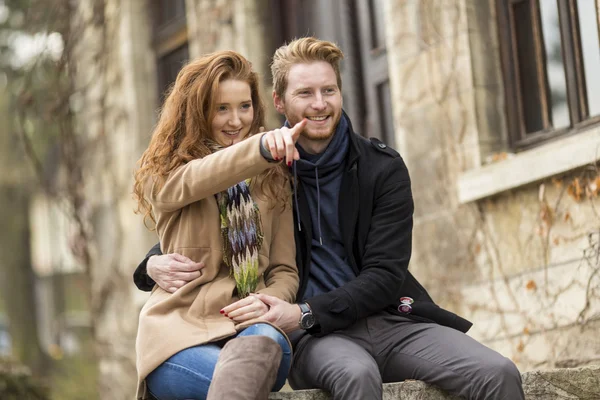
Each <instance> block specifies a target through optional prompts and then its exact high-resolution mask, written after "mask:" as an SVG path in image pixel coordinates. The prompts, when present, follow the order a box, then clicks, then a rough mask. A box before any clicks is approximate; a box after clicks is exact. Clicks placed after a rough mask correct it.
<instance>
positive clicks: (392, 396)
mask: <svg viewBox="0 0 600 400" xmlns="http://www.w3.org/2000/svg"><path fill="white" fill-rule="evenodd" d="M523 390H524V392H525V398H526V399H527V400H556V399H577V400H592V399H596V400H597V399H600V365H596V366H590V367H581V368H570V369H555V370H550V371H532V372H526V373H524V374H523ZM269 399H270V400H330V399H331V396H330V395H329V394H328V393H327V392H324V391H322V390H298V391H294V392H279V393H272V394H271V395H270V396H269ZM383 399H384V400H457V399H458V397H455V396H450V395H448V394H445V393H444V392H443V391H441V390H439V389H437V388H434V387H432V386H430V385H427V384H425V383H423V382H419V381H406V382H401V383H387V384H385V385H383Z"/></svg>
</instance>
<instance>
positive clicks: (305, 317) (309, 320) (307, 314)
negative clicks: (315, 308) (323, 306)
mask: <svg viewBox="0 0 600 400" xmlns="http://www.w3.org/2000/svg"><path fill="white" fill-rule="evenodd" d="M298 305H299V306H300V311H301V312H302V315H300V320H299V321H298V325H300V328H302V329H304V330H307V329H310V328H312V327H313V326H315V316H314V315H313V313H312V310H311V309H310V306H309V305H308V303H299V304H298Z"/></svg>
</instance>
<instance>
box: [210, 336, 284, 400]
mask: <svg viewBox="0 0 600 400" xmlns="http://www.w3.org/2000/svg"><path fill="white" fill-rule="evenodd" d="M281 355H282V352H281V347H280V346H279V344H277V342H275V341H274V340H273V339H271V338H269V337H266V336H243V337H238V338H235V339H231V340H230V341H229V342H227V343H226V344H225V346H224V347H223V349H222V350H221V353H220V354H219V359H218V361H217V365H216V367H215V372H214V374H213V378H212V382H211V384H210V387H209V388H208V397H207V398H206V400H267V399H268V397H269V393H270V392H271V388H272V387H273V385H274V384H275V379H276V378H277V370H278V369H279V363H280V362H281Z"/></svg>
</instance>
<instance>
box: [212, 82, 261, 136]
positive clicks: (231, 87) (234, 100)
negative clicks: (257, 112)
mask: <svg viewBox="0 0 600 400" xmlns="http://www.w3.org/2000/svg"><path fill="white" fill-rule="evenodd" d="M215 100H216V104H215V110H216V113H215V116H214V118H213V120H212V125H211V133H212V137H213V140H215V141H216V142H217V143H219V144H220V145H222V146H230V145H232V144H234V143H238V142H239V141H241V140H242V139H244V138H245V137H246V136H247V135H248V133H249V132H250V126H251V125H252V120H253V119H254V109H253V107H252V96H251V91H250V85H249V84H248V82H245V81H239V80H236V79H227V80H224V81H223V82H221V83H220V84H219V90H218V91H217V93H216V96H215Z"/></svg>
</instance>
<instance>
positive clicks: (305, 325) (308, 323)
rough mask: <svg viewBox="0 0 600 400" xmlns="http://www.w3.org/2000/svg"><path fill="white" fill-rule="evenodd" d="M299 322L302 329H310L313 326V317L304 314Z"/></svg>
mask: <svg viewBox="0 0 600 400" xmlns="http://www.w3.org/2000/svg"><path fill="white" fill-rule="evenodd" d="M301 321H302V322H301V326H302V329H310V328H312V327H313V325H314V324H315V317H314V315H312V314H304V315H302V320H301Z"/></svg>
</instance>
